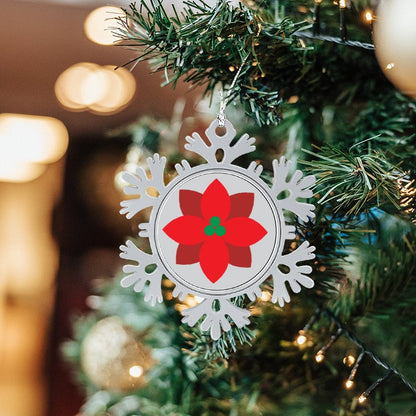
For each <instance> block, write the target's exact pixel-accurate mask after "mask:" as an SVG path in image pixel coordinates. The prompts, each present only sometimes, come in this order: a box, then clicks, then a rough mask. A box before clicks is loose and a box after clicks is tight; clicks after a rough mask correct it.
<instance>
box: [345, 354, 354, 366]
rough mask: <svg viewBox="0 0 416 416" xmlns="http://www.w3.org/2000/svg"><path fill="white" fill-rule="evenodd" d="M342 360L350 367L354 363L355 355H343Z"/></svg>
mask: <svg viewBox="0 0 416 416" xmlns="http://www.w3.org/2000/svg"><path fill="white" fill-rule="evenodd" d="M342 362H343V363H344V364H345V365H346V366H348V367H351V366H353V365H354V363H355V357H354V356H353V355H351V354H348V355H346V356H345V357H344V359H343V360H342Z"/></svg>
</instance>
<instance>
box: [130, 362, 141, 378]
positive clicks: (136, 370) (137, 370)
mask: <svg viewBox="0 0 416 416" xmlns="http://www.w3.org/2000/svg"><path fill="white" fill-rule="evenodd" d="M129 374H130V375H131V376H132V377H134V378H139V377H141V376H142V375H143V367H142V366H140V365H134V366H133V367H130V369H129Z"/></svg>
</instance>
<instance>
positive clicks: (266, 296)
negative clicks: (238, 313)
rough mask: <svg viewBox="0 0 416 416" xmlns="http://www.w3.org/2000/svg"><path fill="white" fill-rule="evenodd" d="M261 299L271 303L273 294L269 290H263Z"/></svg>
mask: <svg viewBox="0 0 416 416" xmlns="http://www.w3.org/2000/svg"><path fill="white" fill-rule="evenodd" d="M260 299H261V300H262V301H263V302H269V301H270V300H271V299H272V294H271V293H270V292H268V291H267V290H262V292H261V297H260Z"/></svg>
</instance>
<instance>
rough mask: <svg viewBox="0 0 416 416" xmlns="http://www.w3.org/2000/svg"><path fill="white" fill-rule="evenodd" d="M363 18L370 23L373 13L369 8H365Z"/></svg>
mask: <svg viewBox="0 0 416 416" xmlns="http://www.w3.org/2000/svg"><path fill="white" fill-rule="evenodd" d="M364 16H365V20H366V21H367V22H368V23H371V22H372V21H373V13H371V11H370V10H367V11H366V12H365V15H364Z"/></svg>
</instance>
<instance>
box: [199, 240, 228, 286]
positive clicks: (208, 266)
mask: <svg viewBox="0 0 416 416" xmlns="http://www.w3.org/2000/svg"><path fill="white" fill-rule="evenodd" d="M228 259H229V254H228V247H227V245H226V244H225V242H224V240H223V239H222V237H218V236H216V235H213V236H212V237H209V238H208V239H207V240H206V241H205V242H204V243H203V244H202V247H201V251H200V253H199V261H200V263H201V269H202V271H203V272H204V274H205V276H206V277H208V279H209V280H211V282H212V283H215V282H216V281H217V280H218V279H219V278H220V277H221V276H222V275H223V274H224V273H225V271H226V270H227V267H228Z"/></svg>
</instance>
